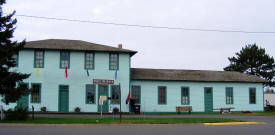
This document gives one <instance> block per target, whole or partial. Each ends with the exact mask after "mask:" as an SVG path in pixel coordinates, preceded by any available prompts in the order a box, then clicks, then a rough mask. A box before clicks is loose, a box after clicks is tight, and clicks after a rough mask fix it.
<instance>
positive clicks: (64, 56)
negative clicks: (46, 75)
mask: <svg viewBox="0 0 275 135" xmlns="http://www.w3.org/2000/svg"><path fill="white" fill-rule="evenodd" d="M66 67H67V68H70V52H68V51H62V52H60V68H66Z"/></svg>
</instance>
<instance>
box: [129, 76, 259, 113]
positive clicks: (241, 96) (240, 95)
mask: <svg viewBox="0 0 275 135" xmlns="http://www.w3.org/2000/svg"><path fill="white" fill-rule="evenodd" d="M131 85H139V86H141V111H142V112H144V111H145V112H175V108H176V106H184V105H181V87H182V86H188V87H189V93H190V105H186V106H192V108H193V111H194V112H204V87H212V88H213V108H221V107H235V109H233V110H232V111H242V110H249V111H263V85H262V84H261V83H222V82H215V83H214V82H179V81H178V82H176V81H145V80H132V81H131ZM158 86H166V87H167V88H166V89H167V104H165V105H158V97H157V96H158V93H157V92H158ZM225 87H233V95H234V96H233V98H234V103H233V104H226V100H225ZM250 87H255V88H256V104H249V88H250Z"/></svg>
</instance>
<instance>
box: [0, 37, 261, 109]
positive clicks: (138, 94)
mask: <svg viewBox="0 0 275 135" xmlns="http://www.w3.org/2000/svg"><path fill="white" fill-rule="evenodd" d="M135 53H136V51H132V50H127V49H123V48H122V46H119V47H118V48H115V47H110V46H105V45H99V44H94V43H89V42H85V41H78V40H59V39H49V40H40V41H31V42H27V44H26V45H25V48H24V49H23V50H21V51H19V53H18V55H17V56H16V57H17V67H16V68H14V69H12V70H13V71H15V72H16V71H18V72H22V73H29V74H31V76H30V77H29V78H28V79H26V80H24V81H23V82H21V83H20V84H18V85H25V86H26V87H29V88H33V89H34V91H33V92H32V93H31V94H30V95H28V96H24V97H22V98H21V99H20V100H19V101H17V103H10V104H9V105H5V104H4V103H2V102H1V104H2V105H3V106H4V108H5V109H8V108H14V107H15V106H17V105H21V106H24V107H28V108H29V109H30V108H31V107H32V106H33V107H34V108H35V111H40V109H41V107H46V110H47V111H49V112H74V111H75V108H77V107H78V108H80V110H81V112H100V111H101V110H102V111H103V112H109V110H110V107H111V108H119V104H120V93H119V91H120V88H121V106H122V107H121V109H122V111H123V112H129V104H126V103H125V101H126V99H127V96H128V94H129V93H130V95H131V98H132V99H134V100H135V101H136V103H137V104H139V105H140V106H141V111H142V112H175V111H176V109H175V108H176V106H192V108H193V111H194V112H212V111H213V109H215V108H221V107H234V108H235V109H233V110H232V111H243V110H247V111H263V107H264V102H263V82H264V80H262V79H260V78H258V77H255V76H250V75H245V74H241V73H237V72H222V71H199V70H163V69H141V68H140V69H137V68H131V57H132V56H133V55H134V54H135ZM103 97H105V99H106V100H104V99H102V102H101V101H100V98H103ZM108 99H109V100H108ZM101 105H102V106H101ZM101 107H102V108H101Z"/></svg>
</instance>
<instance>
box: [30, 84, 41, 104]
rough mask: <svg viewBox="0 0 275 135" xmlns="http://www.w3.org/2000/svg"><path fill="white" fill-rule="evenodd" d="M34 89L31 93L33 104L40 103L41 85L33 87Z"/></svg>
mask: <svg viewBox="0 0 275 135" xmlns="http://www.w3.org/2000/svg"><path fill="white" fill-rule="evenodd" d="M32 89H33V90H32V92H31V97H32V102H33V103H39V102H40V85H39V84H34V85H32Z"/></svg>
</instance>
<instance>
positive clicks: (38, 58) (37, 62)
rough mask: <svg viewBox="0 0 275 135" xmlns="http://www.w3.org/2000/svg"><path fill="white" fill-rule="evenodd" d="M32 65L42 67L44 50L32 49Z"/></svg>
mask: <svg viewBox="0 0 275 135" xmlns="http://www.w3.org/2000/svg"><path fill="white" fill-rule="evenodd" d="M34 67H35V68H43V67H44V51H42V50H37V51H34Z"/></svg>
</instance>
